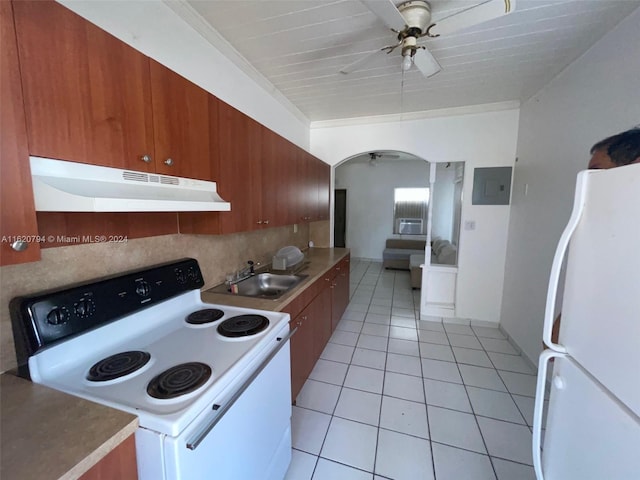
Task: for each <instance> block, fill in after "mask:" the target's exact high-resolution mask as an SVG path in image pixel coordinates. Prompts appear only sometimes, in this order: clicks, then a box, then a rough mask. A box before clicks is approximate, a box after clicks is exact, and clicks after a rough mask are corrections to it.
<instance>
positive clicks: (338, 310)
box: [284, 257, 349, 402]
mask: <svg viewBox="0 0 640 480" xmlns="http://www.w3.org/2000/svg"><path fill="white" fill-rule="evenodd" d="M345 260H346V262H345ZM348 260H349V258H348V257H346V258H345V259H343V260H341V262H340V263H339V264H338V265H337V266H335V267H332V268H331V269H329V270H328V271H327V272H326V273H325V274H324V275H322V276H321V277H320V278H319V279H318V280H316V282H315V283H314V284H313V285H311V286H310V287H309V288H307V290H305V292H302V293H301V294H300V298H298V299H296V300H294V301H293V302H291V304H290V305H289V306H287V308H285V309H284V311H286V312H288V313H289V314H290V315H291V322H290V324H289V325H290V328H291V329H292V330H293V329H294V328H298V331H297V332H296V333H295V335H293V337H291V401H292V402H295V399H296V397H297V396H298V394H299V393H300V390H301V389H302V386H303V385H304V382H305V381H306V380H307V378H308V377H309V374H310V373H311V370H313V367H314V366H315V364H316V362H317V361H318V358H320V355H321V354H322V351H323V350H324V348H325V346H326V345H327V342H328V341H329V339H330V338H331V334H332V333H333V330H335V327H336V326H337V322H338V321H340V318H341V317H342V314H343V313H344V309H345V308H346V304H347V303H348V302H349V276H348V273H347V274H346V275H343V274H342V272H343V269H344V268H345V267H344V266H345V265H346V268H347V272H348V268H349V263H348ZM338 268H340V269H339V270H337V269H338ZM335 272H338V274H337V275H335V276H334V281H332V278H331V276H332V274H335ZM336 280H337V281H336ZM334 318H337V319H338V320H337V321H335V322H334Z"/></svg>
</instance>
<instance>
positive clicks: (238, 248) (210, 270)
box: [0, 222, 329, 372]
mask: <svg viewBox="0 0 640 480" xmlns="http://www.w3.org/2000/svg"><path fill="white" fill-rule="evenodd" d="M316 223H322V224H323V225H314V224H311V226H310V225H309V224H300V225H298V231H297V232H296V233H293V231H294V228H293V226H286V227H278V228H270V229H265V230H258V231H254V232H244V233H237V234H233V235H180V234H175V235H164V236H159V237H148V238H140V239H135V240H129V241H127V242H125V243H99V244H85V245H73V246H67V247H59V248H47V249H43V250H42V259H41V260H40V261H39V262H33V263H25V264H21V265H9V266H5V267H2V268H0V305H1V308H0V371H2V372H4V371H6V370H9V369H11V368H14V367H15V366H16V357H15V350H14V345H13V335H12V330H11V319H10V316H9V308H8V305H9V301H10V300H11V299H12V298H13V297H15V296H18V295H26V294H30V293H35V292H40V291H43V290H47V289H53V288H58V287H62V286H65V285H68V284H72V283H77V282H82V281H86V280H91V279H94V278H98V277H103V276H105V275H111V274H117V273H120V272H124V271H127V270H132V269H136V268H141V267H146V266H149V265H153V264H156V263H162V262H166V261H171V260H176V259H179V258H183V257H193V258H196V259H197V260H198V262H199V264H200V268H201V270H202V274H203V276H204V279H205V282H206V285H205V288H210V287H212V286H214V285H217V284H219V283H221V282H223V281H224V278H225V274H226V273H229V272H233V271H235V270H238V269H240V268H242V267H243V266H244V265H245V264H246V262H247V260H254V261H255V262H260V263H268V262H270V261H271V257H272V256H273V254H274V253H275V252H276V251H277V250H278V249H279V248H281V247H283V246H286V245H295V246H297V247H300V248H304V247H306V246H307V244H308V242H309V240H310V233H309V232H310V230H313V231H314V235H313V236H314V237H321V238H328V236H329V233H328V223H327V222H316ZM321 232H322V233H321ZM322 243H324V242H322ZM318 246H320V245H318ZM322 246H325V245H322ZM326 246H328V244H327V245H326Z"/></svg>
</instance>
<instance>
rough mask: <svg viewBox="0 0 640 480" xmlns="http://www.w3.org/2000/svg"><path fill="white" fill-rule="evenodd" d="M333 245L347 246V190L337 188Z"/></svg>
mask: <svg viewBox="0 0 640 480" xmlns="http://www.w3.org/2000/svg"><path fill="white" fill-rule="evenodd" d="M333 218H334V229H333V246H334V247H342V248H344V247H346V245H347V244H346V240H347V238H346V237H347V191H346V190H345V189H336V190H335V205H334V216H333Z"/></svg>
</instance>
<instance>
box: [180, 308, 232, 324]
mask: <svg viewBox="0 0 640 480" xmlns="http://www.w3.org/2000/svg"><path fill="white" fill-rule="evenodd" d="M222 317H224V312H223V311H222V310H218V309H217V308H203V309H202V310H197V311H195V312H193V313H190V314H189V316H188V317H187V323H190V324H192V325H202V324H204V323H211V322H215V321H216V320H220V319H221V318H222Z"/></svg>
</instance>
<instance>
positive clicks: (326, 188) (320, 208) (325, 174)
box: [316, 160, 331, 220]
mask: <svg viewBox="0 0 640 480" xmlns="http://www.w3.org/2000/svg"><path fill="white" fill-rule="evenodd" d="M316 175H317V177H316V179H317V182H318V183H317V185H318V203H317V207H316V220H329V201H330V197H331V167H330V166H329V165H328V164H326V163H324V162H323V161H321V160H316Z"/></svg>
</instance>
